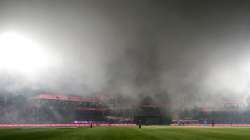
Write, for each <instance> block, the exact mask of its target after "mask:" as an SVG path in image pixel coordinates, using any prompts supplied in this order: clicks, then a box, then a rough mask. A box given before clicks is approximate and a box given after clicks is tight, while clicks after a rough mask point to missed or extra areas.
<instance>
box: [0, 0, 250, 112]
mask: <svg viewBox="0 0 250 140" xmlns="http://www.w3.org/2000/svg"><path fill="white" fill-rule="evenodd" d="M249 16H250V10H249V2H247V1H234V2H232V1H226V0H225V1H223V0H222V1H213V0H212V1H211V0H210V1H198V0H191V1H184V0H177V1H173V0H103V1H101V0H99V1H97V0H73V1H68V0H67V1H66V0H60V1H58V0H43V1H39V0H33V1H28V0H23V1H20V0H15V1H14V0H1V1H0V20H1V22H0V32H1V33H4V32H9V31H12V32H16V33H19V34H22V35H23V36H25V37H26V38H29V39H31V40H33V41H34V42H36V43H37V44H39V46H40V47H41V48H43V49H44V52H46V54H47V55H48V58H49V59H47V60H46V61H47V62H48V65H46V66H45V67H43V68H42V69H39V71H38V70H37V71H32V72H28V73H25V72H22V71H18V70H7V71H6V69H0V90H1V92H0V93H2V94H23V95H27V96H28V95H30V94H32V93H34V92H40V91H46V92H51V93H58V94H67V95H72V94H73V95H82V96H93V95H103V96H118V95H119V96H120V95H121V96H125V97H126V98H130V99H131V100H134V101H138V100H139V99H140V98H141V97H142V96H151V97H152V98H153V99H155V101H156V102H158V101H159V102H161V103H166V108H167V109H169V110H173V111H175V110H180V109H183V108H193V107H217V106H218V105H221V102H222V101H223V100H240V101H242V102H244V103H246V104H247V98H248V95H249V84H250V80H249V79H250V61H249V60H250V55H249V53H250V47H249V45H250V42H249V37H250V36H249V24H250V20H249V18H248V17H249ZM14 51H15V50H14ZM30 59H32V58H30ZM4 61H5V60H4ZM6 61H7V60H6ZM0 64H1V63H0ZM20 67H24V66H22V65H21V66H20ZM0 68H1V67H0Z"/></svg>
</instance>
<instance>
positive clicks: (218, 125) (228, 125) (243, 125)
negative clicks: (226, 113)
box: [171, 124, 250, 127]
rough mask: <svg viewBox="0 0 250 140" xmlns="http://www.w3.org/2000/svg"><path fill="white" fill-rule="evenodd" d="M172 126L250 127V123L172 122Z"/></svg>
mask: <svg viewBox="0 0 250 140" xmlns="http://www.w3.org/2000/svg"><path fill="white" fill-rule="evenodd" d="M171 126H199V127H206V126H210V127H213V126H214V127H250V124H214V125H212V124H182V125H178V124H171Z"/></svg>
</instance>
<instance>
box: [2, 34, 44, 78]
mask: <svg viewBox="0 0 250 140" xmlns="http://www.w3.org/2000/svg"><path fill="white" fill-rule="evenodd" d="M47 65H48V55H47V54H46V53H45V51H44V50H43V49H42V48H41V47H39V45H38V44H36V43H35V42H33V41H32V40H31V39H28V38H26V37H24V36H23V35H21V34H18V33H16V32H6V33H3V34H1V35H0V70H1V71H2V70H5V71H8V72H21V73H26V74H34V73H36V72H38V71H39V70H41V69H42V68H44V67H46V66H47Z"/></svg>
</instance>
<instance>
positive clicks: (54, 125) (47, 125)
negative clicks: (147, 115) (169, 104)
mask: <svg viewBox="0 0 250 140" xmlns="http://www.w3.org/2000/svg"><path fill="white" fill-rule="evenodd" d="M90 126H91V124H90V123H88V124H75V123H72V124H71V123H69V124H66V123H61V124H0V127H2V128H4V127H90ZM92 126H118V127H133V126H136V124H109V123H92Z"/></svg>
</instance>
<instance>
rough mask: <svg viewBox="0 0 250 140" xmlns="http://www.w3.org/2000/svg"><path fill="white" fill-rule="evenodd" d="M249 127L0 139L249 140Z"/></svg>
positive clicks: (42, 132)
mask: <svg viewBox="0 0 250 140" xmlns="http://www.w3.org/2000/svg"><path fill="white" fill-rule="evenodd" d="M249 139H250V128H202V127H201V128H190V127H189V128H187V127H161V126H160V127H157V126H150V127H143V128H142V129H139V128H137V127H130V128H129V127H94V128H89V127H83V128H1V129H0V140H249Z"/></svg>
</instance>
